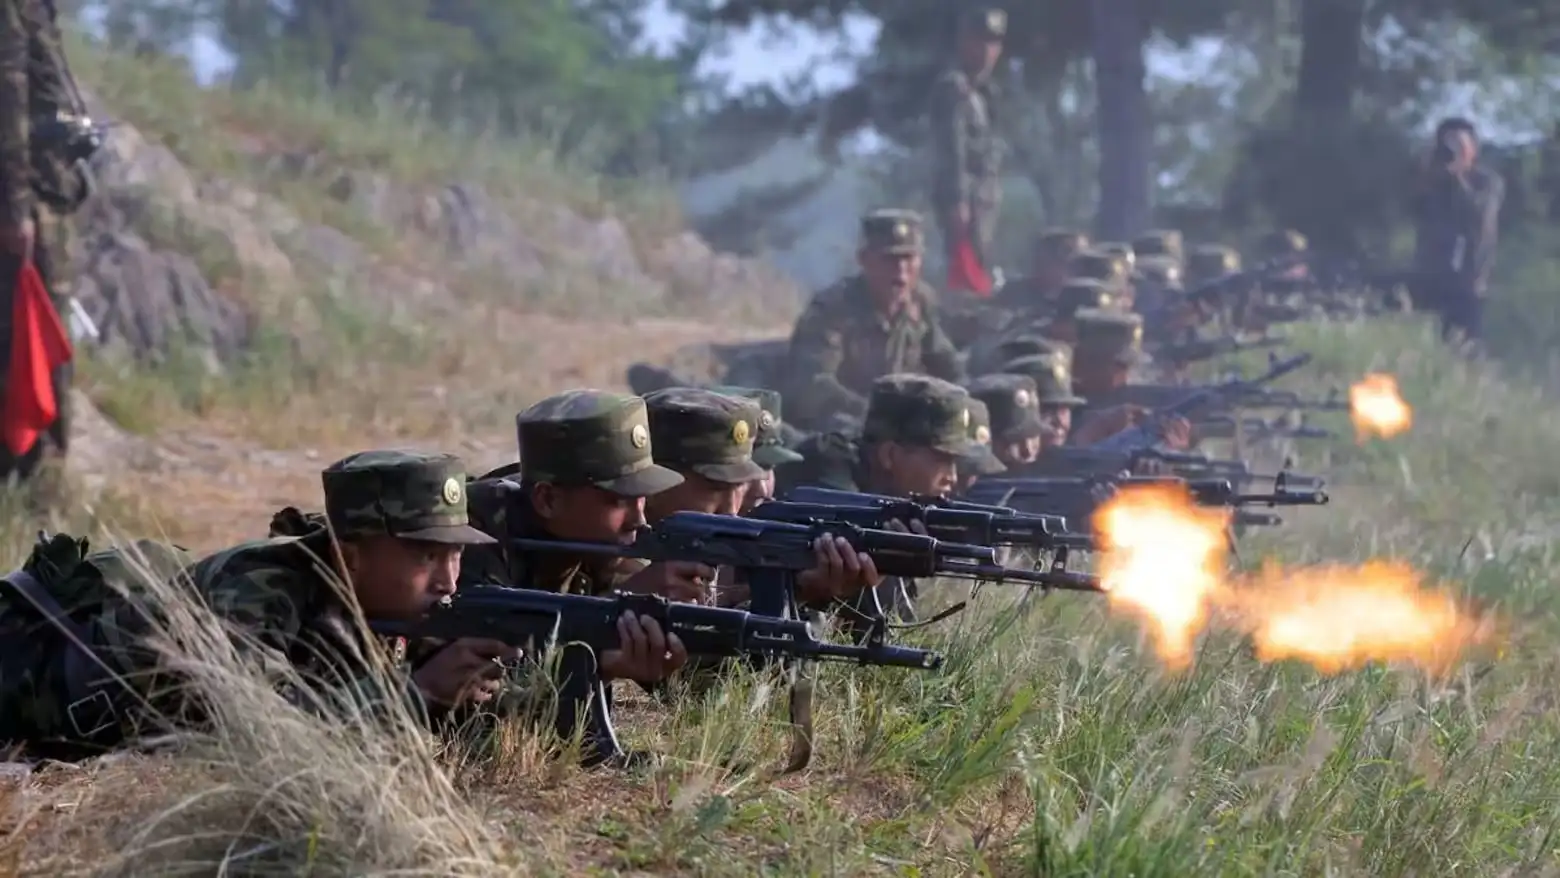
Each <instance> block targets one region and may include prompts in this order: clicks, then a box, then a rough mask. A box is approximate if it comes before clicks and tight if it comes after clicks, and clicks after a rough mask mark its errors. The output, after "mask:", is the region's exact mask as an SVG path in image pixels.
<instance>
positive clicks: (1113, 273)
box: [1067, 248, 1132, 289]
mask: <svg viewBox="0 0 1560 878" xmlns="http://www.w3.org/2000/svg"><path fill="white" fill-rule="evenodd" d="M1067 272H1068V274H1070V275H1071V276H1072V277H1073V278H1074V279H1086V280H1097V281H1099V282H1100V283H1102V284H1105V285H1106V286H1107V287H1110V288H1112V289H1115V288H1117V287H1120V286H1121V285H1123V284H1125V283H1126V282H1127V280H1128V278H1130V277H1131V274H1132V272H1131V269H1130V268H1128V266H1127V263H1126V260H1125V259H1122V258H1121V254H1119V253H1111V252H1109V251H1107V250H1100V249H1098V248H1095V249H1093V250H1084V251H1082V252H1081V253H1076V254H1074V255H1073V257H1072V258H1071V259H1069V260H1067Z"/></svg>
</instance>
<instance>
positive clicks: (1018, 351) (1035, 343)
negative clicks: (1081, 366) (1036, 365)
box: [994, 335, 1073, 364]
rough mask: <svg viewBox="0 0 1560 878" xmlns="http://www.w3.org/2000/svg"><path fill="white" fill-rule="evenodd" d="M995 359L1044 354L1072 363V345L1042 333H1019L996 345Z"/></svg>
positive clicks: (1003, 360)
mask: <svg viewBox="0 0 1560 878" xmlns="http://www.w3.org/2000/svg"><path fill="white" fill-rule="evenodd" d="M994 353H995V354H996V357H995V359H996V361H997V362H999V363H1007V362H1011V361H1013V360H1016V359H1018V358H1020V357H1032V356H1037V355H1039V356H1046V357H1053V358H1056V359H1059V360H1061V361H1062V362H1063V363H1067V364H1071V363H1072V356H1073V351H1072V345H1070V344H1068V343H1067V342H1065V341H1057V340H1056V339H1054V338H1047V337H1045V336H1043V335H1020V336H1016V337H1014V338H1010V339H1008V340H1006V341H1004V342H1002V343H1001V344H999V345H997V347H996V350H995V351H994Z"/></svg>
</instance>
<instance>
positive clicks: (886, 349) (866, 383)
mask: <svg viewBox="0 0 1560 878" xmlns="http://www.w3.org/2000/svg"><path fill="white" fill-rule="evenodd" d="M861 239H862V240H861V249H860V250H859V251H858V254H857V260H858V262H859V264H860V266H861V271H860V273H858V274H855V275H852V276H851V277H848V278H845V279H844V280H842V281H840V282H839V283H837V284H835V285H834V286H832V287H829V288H828V289H826V290H823V291H822V292H820V293H818V294H817V295H816V296H814V297H813V300H812V302H811V303H809V304H808V306H807V310H806V311H804V312H803V313H802V316H801V317H800V318H799V319H798V320H797V322H796V328H795V330H793V331H792V333H791V350H790V355H789V368H788V369H787V373H786V374H787V375H788V376H789V377H790V379H791V380H793V381H795V382H797V384H796V387H795V389H789V388H784V390H785V394H786V397H787V398H788V399H789V400H790V404H791V409H792V411H793V413H794V415H795V420H796V422H797V425H798V426H801V427H803V428H804V429H814V430H817V429H825V425H826V424H827V422H828V421H829V419H830V417H831V416H833V415H846V416H849V417H854V418H860V417H861V416H862V414H863V413H864V412H865V411H866V408H867V399H866V394H867V392H868V391H869V390H870V389H871V387H872V382H873V381H874V380H875V379H877V378H878V377H880V376H882V375H886V374H890V373H895V372H920V373H925V374H928V375H935V376H937V377H939V378H942V379H944V380H948V381H960V380H962V379H963V369H962V367H961V366H960V364H959V355H958V351H956V350H955V349H954V347H953V344H952V343H951V342H950V341H949V340H948V337H947V336H946V335H945V334H944V333H943V330H942V326H941V324H940V323H939V321H938V315H937V312H936V309H935V305H934V295H933V293H932V291H931V288H930V287H928V286H926V285H925V284H924V283H923V282H922V281H921V251H922V232H921V221H920V218H919V217H918V216H917V215H916V214H914V213H912V212H909V211H898V210H879V211H874V212H872V213H870V214H867V215H866V216H865V217H863V218H862V221H861Z"/></svg>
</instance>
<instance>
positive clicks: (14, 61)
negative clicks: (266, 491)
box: [0, 0, 97, 479]
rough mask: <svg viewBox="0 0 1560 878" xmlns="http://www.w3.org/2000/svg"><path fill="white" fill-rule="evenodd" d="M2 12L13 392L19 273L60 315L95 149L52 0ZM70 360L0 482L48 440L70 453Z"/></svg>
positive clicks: (3, 352) (3, 211) (0, 134)
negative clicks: (31, 437) (40, 429)
mask: <svg viewBox="0 0 1560 878" xmlns="http://www.w3.org/2000/svg"><path fill="white" fill-rule="evenodd" d="M3 2H4V17H3V19H0V119H3V120H4V123H3V124H0V296H3V299H0V315H3V318H0V319H3V323H0V327H3V328H0V369H5V370H6V379H7V380H6V382H5V384H4V387H5V388H6V390H7V391H8V392H9V391H10V390H11V384H10V378H11V377H12V376H10V374H9V372H10V363H11V348H12V347H13V342H12V332H13V325H12V324H13V322H14V319H13V311H14V306H15V300H16V292H17V288H18V283H17V280H18V277H19V275H20V273H21V271H22V269H23V267H24V266H26V265H27V264H28V263H29V262H30V263H31V264H32V265H33V266H34V267H36V268H37V271H38V275H39V277H40V278H41V279H42V281H43V286H44V288H45V289H46V290H48V292H49V298H50V299H51V300H52V302H53V306H54V311H55V314H56V315H57V316H60V317H61V321H62V322H63V320H64V315H66V314H68V311H67V310H66V309H67V308H68V306H69V302H70V300H69V297H68V295H67V293H66V291H67V290H68V289H69V283H70V281H69V279H68V278H67V277H66V273H67V270H68V268H69V266H68V264H67V260H66V257H65V225H64V222H63V220H64V218H65V217H67V216H69V215H70V214H72V213H75V212H76V210H78V209H79V208H80V207H81V204H82V202H84V201H85V200H86V198H87V196H88V195H89V194H90V186H89V185H88V181H87V176H86V173H87V172H86V159H87V158H88V157H90V155H91V153H92V152H93V151H94V150H95V149H96V148H97V139H96V133H95V131H94V129H92V127H91V124H90V121H89V120H88V119H87V116H86V111H85V107H84V106H83V104H82V100H81V95H80V92H79V91H78V90H77V88H76V85H75V81H74V80H73V79H72V78H71V74H70V69H69V67H68V66H67V64H66V62H65V52H64V47H63V45H62V41H61V39H60V29H59V24H58V22H57V21H56V19H55V7H54V3H53V2H52V0H3ZM70 383H71V367H70V364H69V363H65V364H63V365H60V366H59V367H58V368H57V369H55V370H54V373H53V388H54V397H55V400H56V405H57V407H58V408H57V411H58V415H57V417H56V418H55V419H54V421H53V423H52V424H51V425H50V426H49V428H48V430H47V431H46V434H45V435H44V436H43V437H41V438H40V439H39V440H37V441H35V442H33V443H32V447H31V448H25V449H22V450H21V452H20V453H19V454H18V453H13V452H12V451H11V450H10V449H8V448H7V447H6V446H5V445H3V444H0V479H4V478H7V477H9V476H11V475H12V474H13V473H15V474H17V475H19V476H22V477H25V476H27V475H28V474H30V473H31V472H32V471H33V470H34V469H35V468H36V467H37V464H38V462H39V461H40V460H41V459H42V457H43V454H44V451H45V444H46V443H47V444H48V445H51V446H53V449H54V451H55V452H56V453H58V454H59V455H60V456H63V455H64V453H65V450H66V447H67V444H68V441H69V438H70V420H71V419H70V408H69V398H70Z"/></svg>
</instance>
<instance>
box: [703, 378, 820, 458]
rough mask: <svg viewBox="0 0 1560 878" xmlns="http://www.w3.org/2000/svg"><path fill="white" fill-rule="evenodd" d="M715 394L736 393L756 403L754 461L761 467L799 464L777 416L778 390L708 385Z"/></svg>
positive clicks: (778, 406)
mask: <svg viewBox="0 0 1560 878" xmlns="http://www.w3.org/2000/svg"><path fill="white" fill-rule="evenodd" d="M710 389H711V390H713V391H715V392H716V393H724V394H726V395H727V396H738V397H742V398H743V399H751V400H753V401H754V402H756V403H758V407H759V408H760V409H761V410H762V411H760V412H759V414H758V434H757V435H756V436H755V437H754V439H753V462H754V463H756V464H758V465H759V466H761V467H763V468H764V469H774V468H775V467H777V466H781V465H783V464H787V463H801V462H802V460H803V458H802V456H801V455H800V454H797V453H796V452H795V451H792V450H791V449H789V448H787V447H786V445H785V422H784V421H782V420H781V419H780V411H781V405H780V403H781V397H780V392H779V391H778V390H768V389H766V388H762V387H733V386H729V385H726V386H720V387H711V388H710Z"/></svg>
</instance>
